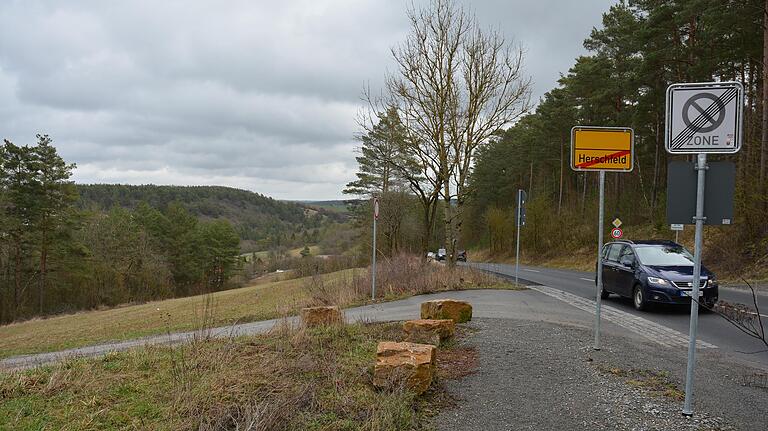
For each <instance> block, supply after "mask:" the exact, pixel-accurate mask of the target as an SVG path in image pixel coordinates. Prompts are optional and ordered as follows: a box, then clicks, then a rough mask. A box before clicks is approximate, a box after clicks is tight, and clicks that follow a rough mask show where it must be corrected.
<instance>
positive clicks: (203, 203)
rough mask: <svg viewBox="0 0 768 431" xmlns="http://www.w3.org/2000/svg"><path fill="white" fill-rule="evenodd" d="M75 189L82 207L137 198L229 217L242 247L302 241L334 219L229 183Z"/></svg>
mask: <svg viewBox="0 0 768 431" xmlns="http://www.w3.org/2000/svg"><path fill="white" fill-rule="evenodd" d="M77 189H78V192H79V193H80V206H81V207H82V208H84V209H98V210H109V209H110V208H112V207H113V206H120V207H126V208H134V207H136V205H138V204H139V202H142V201H145V202H147V203H148V204H149V205H150V206H153V207H155V208H159V209H163V208H165V207H166V206H167V205H168V204H170V203H172V202H178V203H180V204H181V205H183V206H184V207H185V208H187V210H189V211H190V212H191V213H192V214H194V215H196V216H198V217H200V218H202V219H226V220H229V221H230V222H231V223H232V224H233V225H234V226H235V227H236V229H237V231H238V233H239V234H240V238H241V239H242V240H243V241H245V242H247V243H249V245H250V246H248V247H246V248H248V249H266V248H269V247H270V246H275V245H284V246H292V245H303V244H304V243H306V242H311V241H312V240H314V239H315V237H316V234H315V235H313V233H314V232H315V231H316V230H317V229H318V228H319V227H320V226H321V225H322V224H323V223H324V222H331V221H338V220H339V218H340V215H339V214H336V213H334V212H332V211H329V210H326V209H323V208H311V209H310V208H309V207H308V206H305V205H302V204H299V203H294V202H285V201H278V200H275V199H272V198H270V197H267V196H264V195H261V194H259V193H254V192H250V191H247V190H241V189H235V188H231V187H221V186H156V185H141V186H133V185H123V184H87V185H84V184H78V185H77Z"/></svg>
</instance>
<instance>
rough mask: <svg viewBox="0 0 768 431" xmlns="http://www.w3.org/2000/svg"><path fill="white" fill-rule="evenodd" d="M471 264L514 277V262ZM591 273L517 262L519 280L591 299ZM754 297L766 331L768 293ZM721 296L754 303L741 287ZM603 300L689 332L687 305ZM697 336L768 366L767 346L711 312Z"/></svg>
mask: <svg viewBox="0 0 768 431" xmlns="http://www.w3.org/2000/svg"><path fill="white" fill-rule="evenodd" d="M470 265H471V266H473V267H475V268H480V269H483V270H486V271H489V272H494V273H497V274H500V275H503V276H505V277H507V278H511V277H514V275H515V266H514V265H509V264H499V263H472V264H470ZM594 277H595V274H594V272H583V271H572V270H564V269H552V268H544V267H538V266H524V265H521V266H520V274H519V278H520V282H521V283H525V282H529V283H530V284H533V285H544V286H548V287H552V288H555V289H559V290H561V291H564V292H568V293H571V294H573V295H576V296H579V297H581V298H585V299H589V300H593V301H594V299H595V281H594ZM757 298H758V307H759V308H760V311H761V315H762V319H763V324H764V325H766V331H768V295H765V294H764V293H763V292H761V293H759V294H758V295H757ZM720 299H722V300H725V301H728V302H732V303H741V304H748V305H750V306H752V303H753V299H752V294H751V292H749V291H748V290H741V289H731V288H723V287H721V288H720ZM603 303H604V304H607V305H609V306H612V307H614V308H617V309H619V310H621V311H624V312H627V313H630V314H633V315H635V316H639V317H642V318H645V319H648V320H651V321H653V322H655V323H658V324H661V325H664V326H665V327H668V328H671V329H674V330H676V331H679V332H682V333H684V334H686V335H687V334H688V328H689V320H690V307H685V306H684V307H679V306H678V307H673V306H656V307H652V309H651V310H650V311H636V310H635V309H634V307H633V306H632V301H631V300H629V299H623V298H619V297H618V296H616V295H611V297H610V298H609V299H608V300H605V301H603ZM753 308H754V307H753ZM698 339H699V340H702V341H705V342H708V343H711V344H714V345H716V346H718V347H719V348H720V349H721V351H722V352H723V353H726V354H728V355H732V356H733V357H735V358H738V359H740V360H744V361H748V362H750V363H752V364H753V365H757V364H759V365H762V367H763V368H765V366H768V350H766V349H768V348H766V346H765V345H764V344H762V343H761V342H760V341H759V340H756V339H753V338H750V337H749V336H747V335H746V334H743V333H741V332H739V330H738V329H736V328H735V327H733V326H732V325H731V324H730V323H728V322H727V321H725V320H724V319H723V318H722V317H720V316H718V315H716V314H714V313H701V314H700V315H699V329H698ZM753 352H759V353H753Z"/></svg>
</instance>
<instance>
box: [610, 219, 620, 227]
mask: <svg viewBox="0 0 768 431" xmlns="http://www.w3.org/2000/svg"><path fill="white" fill-rule="evenodd" d="M611 224H612V225H613V227H620V226H621V219H620V218H618V217H616V218H615V219H613V221H612V222H611Z"/></svg>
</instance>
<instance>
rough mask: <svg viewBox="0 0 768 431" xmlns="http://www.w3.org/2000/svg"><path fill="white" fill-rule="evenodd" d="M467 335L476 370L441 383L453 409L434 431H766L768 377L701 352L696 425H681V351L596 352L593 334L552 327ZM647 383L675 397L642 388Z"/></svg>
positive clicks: (617, 340) (494, 322) (504, 324)
mask: <svg viewBox="0 0 768 431" xmlns="http://www.w3.org/2000/svg"><path fill="white" fill-rule="evenodd" d="M470 329H474V331H470V332H472V333H471V335H469V336H468V337H467V338H466V339H465V340H464V341H463V343H465V344H467V345H468V346H469V347H473V348H475V349H476V350H477V354H478V362H479V363H478V367H477V370H476V372H475V373H473V374H470V375H469V376H467V377H465V378H463V379H461V380H446V381H444V382H443V384H444V385H445V387H446V390H447V391H448V393H449V394H450V395H451V396H452V397H453V398H455V399H456V400H457V403H456V405H455V407H453V408H450V409H445V410H443V411H442V412H441V413H440V414H439V415H438V416H437V417H436V418H435V426H436V428H437V429H438V430H446V431H448V430H450V431H460V430H478V429H482V430H540V429H561V430H565V429H615V430H672V429H674V430H689V429H690V430H694V429H695V430H699V429H701V430H719V429H725V430H765V429H768V386H767V385H766V383H768V376H766V375H765V373H764V372H762V373H761V372H760V371H758V370H756V369H753V368H749V367H747V366H744V365H742V364H740V363H735V362H733V361H731V360H729V359H728V358H726V357H725V356H724V355H722V354H721V353H719V352H717V351H716V350H715V351H712V350H700V351H699V352H698V356H697V357H698V361H697V369H696V383H695V404H694V412H695V415H694V417H693V418H685V417H683V416H682V415H681V413H680V411H681V408H682V401H680V400H679V399H677V398H675V396H677V397H679V396H680V395H681V393H682V389H683V388H684V382H685V380H684V378H685V365H686V352H685V351H684V350H683V349H669V348H663V347H661V346H659V345H657V344H653V343H650V342H645V341H642V340H638V339H636V338H625V337H623V336H617V335H615V334H605V335H604V337H603V346H604V348H603V350H601V351H594V350H593V349H592V348H591V343H592V333H591V331H590V330H589V329H586V328H583V327H577V326H571V325H565V324H559V323H552V322H541V321H529V320H519V319H488V318H485V319H483V318H481V319H475V320H474V321H473V322H472V323H471V324H470ZM648 375H650V376H657V377H658V376H661V377H659V378H660V379H661V380H662V381H663V382H665V383H666V384H665V385H662V387H663V388H666V389H670V392H671V393H667V394H666V395H663V394H661V392H660V391H658V390H656V389H658V388H654V387H653V386H652V385H647V384H643V383H642V382H643V381H646V380H647V376H648ZM653 381H654V382H656V380H653ZM657 383H658V382H657ZM656 386H658V385H656ZM675 387H676V389H675Z"/></svg>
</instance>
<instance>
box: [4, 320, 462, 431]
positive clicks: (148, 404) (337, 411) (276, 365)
mask: <svg viewBox="0 0 768 431" xmlns="http://www.w3.org/2000/svg"><path fill="white" fill-rule="evenodd" d="M401 338H402V330H401V327H400V325H399V324H377V325H362V324H355V325H345V326H332V327H325V328H315V329H312V330H301V329H292V328H278V329H277V330H274V331H273V333H271V334H266V335H261V336H252V337H241V338H237V339H233V340H222V339H218V340H201V341H196V342H193V343H191V344H187V345H180V346H176V347H148V348H141V349H135V350H132V351H128V352H121V353H114V354H110V355H108V356H106V357H103V358H99V359H87V360H85V359H79V360H72V361H68V362H66V363H63V364H59V365H57V366H54V367H43V368H38V369H34V370H30V371H26V372H24V373H12V374H3V373H0V399H2V403H0V429H3V430H5V429H8V430H11V429H13V430H23V431H26V430H30V431H31V430H42V429H55V430H124V429H142V430H199V431H208V430H222V429H231V430H235V429H253V430H396V429H397V430H400V429H403V430H404V429H408V430H421V429H429V428H428V426H429V425H428V422H429V420H428V417H429V416H430V415H433V414H434V413H435V412H436V410H437V409H438V408H439V407H440V406H441V405H442V404H444V403H445V401H444V400H445V396H444V395H443V391H442V390H441V385H440V383H439V382H440V380H441V379H445V378H454V376H452V374H455V372H453V371H452V370H453V369H454V368H459V367H458V364H459V362H455V363H453V365H452V359H451V358H452V357H455V356H457V355H456V354H457V353H458V354H459V355H466V354H467V352H465V350H466V349H464V348H461V347H459V346H457V345H456V343H452V344H449V345H447V346H444V347H441V349H440V352H439V354H438V361H439V365H440V367H439V368H438V383H436V384H433V389H431V390H430V391H429V392H427V393H426V395H425V396H423V397H416V396H415V395H414V394H413V393H411V392H410V391H408V390H406V389H403V388H402V387H400V388H397V387H396V388H394V389H391V390H376V389H374V388H373V386H372V385H371V368H372V366H373V363H374V359H375V352H376V344H377V343H378V341H381V340H393V341H398V340H400V339H401ZM468 353H472V352H468ZM443 355H444V356H443ZM443 358H445V359H443ZM460 364H462V365H463V368H466V361H464V362H461V363H460ZM459 371H461V372H463V373H464V374H466V372H467V370H466V369H464V370H459ZM470 371H471V370H470ZM459 375H461V373H459ZM441 403H442V404H441ZM425 427H427V428H425Z"/></svg>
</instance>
